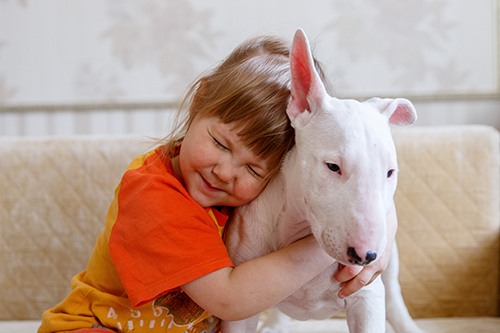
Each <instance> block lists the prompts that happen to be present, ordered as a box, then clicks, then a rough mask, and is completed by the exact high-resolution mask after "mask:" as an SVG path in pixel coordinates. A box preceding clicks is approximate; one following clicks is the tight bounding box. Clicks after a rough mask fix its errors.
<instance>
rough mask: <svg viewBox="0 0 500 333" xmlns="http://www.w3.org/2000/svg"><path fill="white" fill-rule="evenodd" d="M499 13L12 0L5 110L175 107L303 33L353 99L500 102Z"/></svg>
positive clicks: (2, 43)
mask: <svg viewBox="0 0 500 333" xmlns="http://www.w3.org/2000/svg"><path fill="white" fill-rule="evenodd" d="M496 11H497V0H477V1H473V2H468V1H467V2H466V1H460V2H458V1H453V0H405V1H400V0H379V1H376V2H375V1H365V0H351V1H344V0H315V1H312V2H308V3H306V4H304V2H303V1H300V0H280V1H275V2H273V3H272V4H271V3H269V2H268V1H267V0H255V1H253V2H251V3H248V2H245V1H233V0H211V1H201V2H200V1H194V0H143V1H134V0H122V1H120V0H73V1H70V2H68V1H64V0H38V1H30V0H0V101H2V102H4V103H6V102H14V103H25V102H28V103H36V102H42V103H58V102H63V103H68V102H69V103H75V102H88V101H91V102H106V103H108V102H115V101H120V102H127V101H171V100H174V99H176V98H178V97H179V96H180V95H181V94H182V92H183V91H184V90H185V88H186V86H187V85H188V84H189V83H190V82H192V81H193V80H194V79H195V78H196V76H197V75H198V74H200V73H201V72H202V71H204V70H206V69H207V68H209V67H211V66H213V65H214V64H215V63H216V62H217V61H219V60H221V59H222V58H223V57H224V56H226V55H227V53H228V52H229V51H230V50H231V49H232V48H233V47H234V46H235V45H236V44H238V43H240V42H241V41H243V40H244V39H246V38H249V37H251V36H254V35H256V34H260V33H273V34H278V35H281V36H283V37H285V38H287V39H291V38H292V36H293V32H294V31H295V29H296V28H297V27H302V28H304V29H305V30H306V33H308V35H309V37H310V39H311V41H313V44H314V45H315V46H316V47H315V48H316V49H317V57H318V58H319V59H320V60H322V61H323V62H324V63H325V64H326V68H327V71H328V72H329V74H330V77H332V79H333V82H334V87H335V90H336V91H337V92H338V93H339V94H340V95H343V96H365V95H368V96H369V95H394V94H406V95H433V94H443V93H445V94H450V93H451V94H457V93H458V94H463V93H489V94H491V93H497V92H498V82H497V79H498V74H497V72H498V69H497V67H498V64H497V60H496V59H497V43H496V40H495V39H496V29H497V21H496ZM472 13H474V15H472ZM30 48H31V49H30ZM26 51H28V52H26Z"/></svg>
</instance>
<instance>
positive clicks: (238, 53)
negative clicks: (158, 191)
mask: <svg viewBox="0 0 500 333" xmlns="http://www.w3.org/2000/svg"><path fill="white" fill-rule="evenodd" d="M289 55H290V44H289V43H288V42H286V41H284V40H282V39H280V38H277V37H272V36H263V37H257V38H253V39H250V40H248V41H246V42H244V43H242V44H240V45H239V46H238V47H237V48H236V49H235V50H234V51H233V52H232V53H231V54H230V55H229V56H228V57H227V58H226V59H225V60H224V61H223V62H222V63H220V64H219V66H217V67H216V68H215V69H213V70H212V71H210V72H208V73H207V74H206V75H204V76H202V77H201V78H199V79H198V80H197V81H196V82H195V83H194V84H193V85H192V86H191V87H190V89H189V91H188V93H187V94H186V97H185V98H184V100H183V102H182V104H181V107H180V109H179V112H178V115H177V119H176V123H175V124H174V130H173V131H172V132H171V134H170V135H169V136H168V137H166V138H165V141H164V142H165V143H164V145H163V153H164V154H168V155H169V156H173V154H174V152H175V150H176V147H178V146H179V145H180V144H181V143H182V140H183V139H184V136H185V134H186V132H187V130H188V129H189V127H190V125H191V123H192V122H193V119H194V118H195V117H198V116H199V117H203V118H205V117H218V118H219V119H220V120H221V121H222V122H223V123H224V124H234V130H235V131H237V134H238V135H239V137H240V138H241V139H242V140H243V142H244V143H245V145H247V147H249V148H250V149H251V150H252V151H253V152H254V153H255V154H256V155H257V156H259V157H260V158H263V159H268V158H269V159H270V160H269V162H270V164H269V165H271V170H270V172H269V174H268V177H267V178H268V179H270V178H272V177H273V176H274V175H276V173H277V172H278V170H279V168H280V165H281V161H282V159H283V157H284V156H285V154H286V153H287V152H288V151H289V150H290V149H291V148H292V146H293V145H294V130H293V128H292V127H291V126H290V120H289V119H288V116H287V114H286V112H285V110H286V107H287V104H288V102H289V99H290V65H289ZM317 67H318V71H319V72H320V73H321V74H320V75H322V71H321V68H319V66H317ZM186 111H187V112H186Z"/></svg>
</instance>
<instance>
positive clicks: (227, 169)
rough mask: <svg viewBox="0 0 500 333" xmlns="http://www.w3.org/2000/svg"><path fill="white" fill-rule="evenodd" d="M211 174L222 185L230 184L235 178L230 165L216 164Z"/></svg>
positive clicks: (234, 172) (233, 169)
mask: <svg viewBox="0 0 500 333" xmlns="http://www.w3.org/2000/svg"><path fill="white" fill-rule="evenodd" d="M212 172H213V173H214V174H215V175H216V176H217V177H218V178H219V179H220V180H221V181H223V182H224V183H229V182H231V181H232V180H233V179H234V177H235V176H236V170H235V168H234V167H233V166H232V165H231V164H230V163H217V164H216V165H214V167H213V169H212Z"/></svg>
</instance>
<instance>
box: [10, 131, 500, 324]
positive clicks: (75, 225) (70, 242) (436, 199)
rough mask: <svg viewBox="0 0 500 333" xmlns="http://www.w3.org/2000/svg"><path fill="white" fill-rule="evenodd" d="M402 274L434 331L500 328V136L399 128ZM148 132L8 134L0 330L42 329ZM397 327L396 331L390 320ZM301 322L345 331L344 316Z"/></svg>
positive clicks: (413, 303)
mask: <svg viewBox="0 0 500 333" xmlns="http://www.w3.org/2000/svg"><path fill="white" fill-rule="evenodd" d="M394 137H395V141H396V143H397V147H398V151H399V156H398V158H399V163H400V180H399V187H398V190H397V193H396V204H397V207H398V216H399V223H400V227H399V231H398V235H397V240H398V244H399V249H400V257H401V273H400V280H401V284H402V288H403V295H404V297H405V300H406V302H407V304H408V308H409V310H410V313H411V314H412V315H413V316H414V317H415V318H418V319H417V323H418V324H419V325H420V326H421V327H422V328H425V329H426V330H428V331H429V332H454V333H460V332H467V333H471V332H500V317H499V284H500V278H499V263H500V248H499V239H500V234H499V225H500V224H499V223H500V216H499V203H500V199H499V192H500V191H499V184H500V181H499V134H498V132H497V131H496V130H495V129H493V128H490V127H484V126H463V127H439V128H432V127H429V128H424V127H413V128H404V129H397V130H395V132H394ZM153 145H154V143H153V142H151V141H148V140H145V139H143V138H139V137H70V138H49V139H32V138H27V139H15V138H14V139H8V138H3V139H0V157H1V158H0V170H1V172H0V294H1V297H0V320H1V321H0V332H34V331H36V329H37V327H38V324H39V320H40V318H41V314H42V312H43V311H44V310H45V309H47V308H49V307H52V306H54V305H55V304H56V303H58V302H59V301H60V300H61V299H62V298H63V297H64V296H65V295H66V294H67V293H68V291H69V280H70V278H71V277H72V276H73V275H74V274H76V273H78V272H79V271H81V270H83V269H85V267H86V261H87V259H88V257H89V255H90V253H91V250H92V248H93V245H94V242H95V240H96V236H97V234H98V233H99V232H100V230H101V228H102V227H103V223H104V217H105V214H106V211H107V209H108V205H109V203H110V202H111V199H112V197H113V191H114V188H115V186H116V185H117V183H118V181H119V179H120V176H121V174H122V172H123V171H124V169H125V167H126V166H127V164H128V163H129V162H130V161H131V160H132V158H133V157H135V156H136V155H138V154H140V153H142V152H144V151H146V150H148V149H150V148H151V147H152V146H153ZM388 331H391V329H390V328H388ZM292 332H347V327H346V324H345V320H343V319H332V320H328V321H323V322H295V321H294V322H293V328H292Z"/></svg>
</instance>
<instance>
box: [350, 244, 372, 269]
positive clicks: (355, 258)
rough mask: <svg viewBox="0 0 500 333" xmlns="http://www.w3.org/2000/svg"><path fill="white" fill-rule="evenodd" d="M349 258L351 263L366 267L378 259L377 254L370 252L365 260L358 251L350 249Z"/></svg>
mask: <svg viewBox="0 0 500 333" xmlns="http://www.w3.org/2000/svg"><path fill="white" fill-rule="evenodd" d="M347 256H348V257H349V262H350V263H351V264H354V265H361V266H366V265H368V264H369V263H371V262H372V261H373V260H375V259H377V253H375V252H372V251H368V252H366V255H365V257H364V258H361V257H360V256H359V255H358V254H357V253H356V249H355V248H353V247H349V248H348V249H347Z"/></svg>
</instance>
